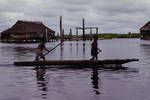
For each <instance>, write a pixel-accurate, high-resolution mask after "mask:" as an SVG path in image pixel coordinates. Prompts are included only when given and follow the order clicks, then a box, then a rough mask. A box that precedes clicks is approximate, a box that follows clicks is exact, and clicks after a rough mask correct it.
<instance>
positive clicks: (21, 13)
mask: <svg viewBox="0 0 150 100" xmlns="http://www.w3.org/2000/svg"><path fill="white" fill-rule="evenodd" d="M59 16H62V17H63V27H64V29H65V33H69V29H70V28H72V29H73V31H75V27H77V26H81V25H82V18H85V24H86V26H96V27H99V32H100V33H106V32H109V33H128V32H139V28H140V27H142V26H143V25H144V24H145V23H147V22H148V21H150V0H0V32H1V31H3V30H5V29H7V28H10V27H11V26H12V25H13V24H14V23H15V22H16V21H17V20H27V21H42V22H43V23H44V24H45V25H47V26H48V27H50V28H51V29H53V30H54V31H56V32H59Z"/></svg>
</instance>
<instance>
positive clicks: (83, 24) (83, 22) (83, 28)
mask: <svg viewBox="0 0 150 100" xmlns="http://www.w3.org/2000/svg"><path fill="white" fill-rule="evenodd" d="M82 30H83V41H85V21H84V18H83V19H82Z"/></svg>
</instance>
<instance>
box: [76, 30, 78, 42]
mask: <svg viewBox="0 0 150 100" xmlns="http://www.w3.org/2000/svg"><path fill="white" fill-rule="evenodd" d="M76 41H78V28H76Z"/></svg>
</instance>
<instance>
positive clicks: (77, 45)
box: [76, 41, 79, 57]
mask: <svg viewBox="0 0 150 100" xmlns="http://www.w3.org/2000/svg"><path fill="white" fill-rule="evenodd" d="M78 53H79V44H78V41H77V43H76V57H78Z"/></svg>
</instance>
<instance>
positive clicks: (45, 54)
mask: <svg viewBox="0 0 150 100" xmlns="http://www.w3.org/2000/svg"><path fill="white" fill-rule="evenodd" d="M63 42H64V41H63ZM63 42H60V43H59V44H57V45H56V46H55V47H54V48H52V49H51V50H49V51H48V52H47V53H45V54H44V55H43V56H46V55H47V54H49V53H50V52H51V51H53V50H54V49H55V48H57V47H58V46H59V45H61V44H62V43H63Z"/></svg>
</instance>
